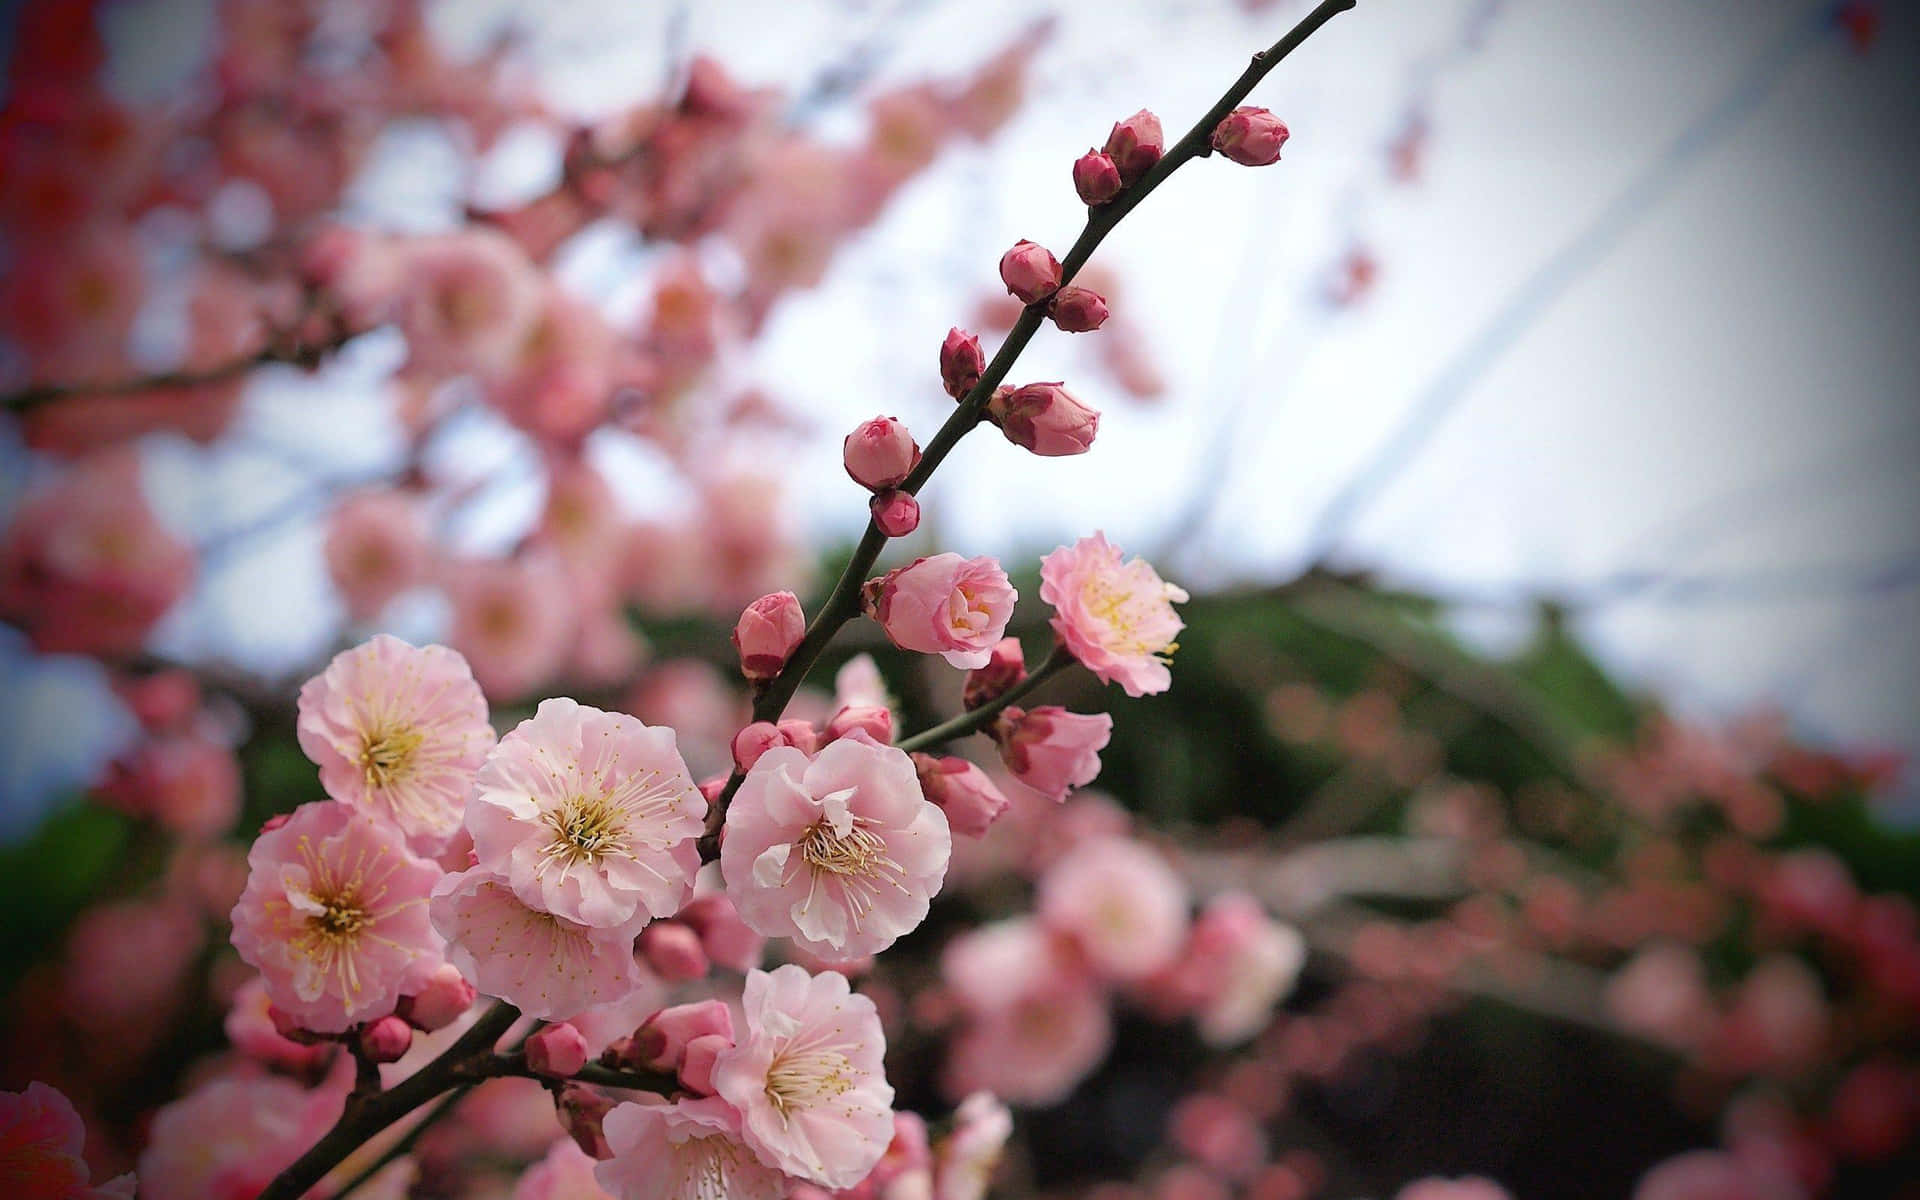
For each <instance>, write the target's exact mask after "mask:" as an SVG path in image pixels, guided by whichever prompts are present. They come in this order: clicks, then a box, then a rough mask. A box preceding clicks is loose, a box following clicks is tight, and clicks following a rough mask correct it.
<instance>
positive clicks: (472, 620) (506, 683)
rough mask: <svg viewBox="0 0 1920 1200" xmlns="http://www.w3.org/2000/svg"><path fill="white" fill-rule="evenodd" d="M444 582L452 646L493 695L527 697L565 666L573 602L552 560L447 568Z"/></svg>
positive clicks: (474, 562)
mask: <svg viewBox="0 0 1920 1200" xmlns="http://www.w3.org/2000/svg"><path fill="white" fill-rule="evenodd" d="M445 582H446V585H447V594H448V597H449V598H450V599H451V600H452V601H453V630H452V632H451V633H450V634H449V636H448V639H447V640H448V641H450V642H452V643H453V645H454V648H455V649H457V650H459V651H460V653H462V654H464V655H466V657H467V661H468V662H469V663H471V664H472V667H473V677H474V678H475V679H477V680H479V681H480V686H481V687H482V688H485V689H486V692H487V694H488V695H490V696H493V697H496V698H498V699H515V698H518V697H520V696H524V695H526V694H527V693H528V692H530V691H532V690H533V689H534V688H536V687H539V686H540V685H541V684H542V683H545V682H546V681H547V680H549V679H551V678H552V677H553V675H554V673H555V672H557V671H558V670H559V669H560V666H561V664H562V663H564V662H565V661H566V657H567V651H568V650H569V649H571V647H572V642H573V636H572V635H573V631H574V621H573V614H574V608H575V605H574V597H573V595H572V593H571V592H570V590H569V589H568V586H567V579H566V574H565V572H564V571H562V570H560V569H559V564H558V563H557V562H556V561H554V559H553V558H552V557H551V556H549V555H545V554H531V555H523V556H522V557H520V558H517V559H512V560H501V561H483V560H471V561H467V562H461V563H456V564H454V565H452V566H451V567H449V568H448V569H447V571H446V578H445Z"/></svg>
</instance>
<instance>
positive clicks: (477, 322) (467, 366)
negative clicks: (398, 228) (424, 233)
mask: <svg viewBox="0 0 1920 1200" xmlns="http://www.w3.org/2000/svg"><path fill="white" fill-rule="evenodd" d="M398 278H399V280H400V282H401V289H400V296H399V300H398V303H397V305H396V313H395V315H396V316H397V318H398V320H399V324H400V330H401V332H402V333H404V334H405V335H406V338H407V361H408V363H409V365H411V366H414V367H418V368H421V369H425V370H430V371H446V372H463V371H474V370H478V371H479V372H481V373H483V374H490V375H491V374H500V373H503V372H504V371H505V370H506V369H507V368H508V366H509V365H511V363H512V361H513V356H514V355H515V353H516V352H517V351H518V350H519V347H520V344H521V341H522V340H523V339H524V338H525V336H526V334H527V331H528V329H529V328H530V327H531V326H532V324H533V321H534V319H535V317H536V315H537V314H538V313H539V308H540V296H541V292H540V286H539V284H540V276H539V273H538V272H537V271H536V270H535V269H534V267H533V265H532V263H530V262H529V261H528V259H527V256H526V254H525V253H524V252H523V251H521V249H520V247H519V246H517V245H515V244H514V242H513V240H512V239H510V238H508V237H507V236H506V235H505V234H502V233H499V232H497V231H495V230H491V229H486V228H474V229H468V230H462V231H460V232H458V233H452V234H445V235H442V236H438V237H432V238H419V239H415V240H413V241H410V242H408V243H406V250H405V255H404V258H403V261H402V262H401V263H400V264H399V275H398Z"/></svg>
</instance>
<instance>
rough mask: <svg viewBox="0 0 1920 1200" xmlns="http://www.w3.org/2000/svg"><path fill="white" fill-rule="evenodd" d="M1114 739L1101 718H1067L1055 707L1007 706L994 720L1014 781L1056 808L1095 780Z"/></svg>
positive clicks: (1107, 719)
mask: <svg viewBox="0 0 1920 1200" xmlns="http://www.w3.org/2000/svg"><path fill="white" fill-rule="evenodd" d="M1112 736H1113V718H1112V717H1110V716H1108V715H1107V714H1106V713H1092V714H1086V713H1075V712H1068V711H1067V710H1066V709H1064V708H1061V707H1060V706H1059V705H1057V704H1043V705H1041V706H1040V707H1039V708H1034V709H1022V708H1017V707H1012V706H1009V707H1007V708H1003V709H1001V710H1000V715H999V716H998V717H996V718H994V725H993V737H994V740H995V741H997V742H999V743H1000V757H1001V760H1002V761H1004V762H1005V763H1006V764H1007V770H1009V771H1012V772H1013V777H1014V778H1015V779H1018V780H1019V781H1020V782H1021V783H1023V784H1025V785H1026V786H1027V787H1030V788H1032V789H1033V790H1034V791H1036V792H1039V793H1040V794H1042V795H1044V796H1047V797H1049V798H1051V799H1053V800H1054V801H1056V802H1058V801H1061V800H1065V799H1066V798H1067V793H1068V792H1069V791H1071V790H1072V789H1074V788H1077V787H1085V786H1086V785H1087V784H1089V783H1092V782H1093V781H1094V779H1095V777H1097V776H1098V775H1099V774H1100V751H1101V750H1103V749H1105V748H1106V744H1107V739H1109V738H1110V737H1112Z"/></svg>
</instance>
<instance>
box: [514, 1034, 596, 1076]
mask: <svg viewBox="0 0 1920 1200" xmlns="http://www.w3.org/2000/svg"><path fill="white" fill-rule="evenodd" d="M586 1065H587V1038H586V1035H585V1034H583V1033H581V1032H580V1031H579V1030H578V1029H575V1028H574V1027H573V1026H572V1025H569V1024H568V1023H567V1022H565V1021H560V1022H558V1023H556V1024H553V1025H548V1026H546V1027H545V1028H543V1029H541V1030H540V1032H538V1033H536V1034H534V1035H533V1036H532V1037H529V1038H528V1039H527V1066H528V1067H529V1068H530V1069H532V1071H533V1072H534V1073H535V1074H537V1075H551V1076H553V1077H554V1078H556V1079H565V1078H566V1077H567V1076H569V1075H577V1074H579V1073H580V1068H582V1067H584V1066H586Z"/></svg>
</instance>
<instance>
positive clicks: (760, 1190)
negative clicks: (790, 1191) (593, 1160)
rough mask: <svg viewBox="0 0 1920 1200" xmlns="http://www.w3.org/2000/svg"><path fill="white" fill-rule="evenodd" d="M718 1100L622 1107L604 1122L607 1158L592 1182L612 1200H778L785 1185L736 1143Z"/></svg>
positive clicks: (734, 1126) (731, 1115) (737, 1135)
mask: <svg viewBox="0 0 1920 1200" xmlns="http://www.w3.org/2000/svg"><path fill="white" fill-rule="evenodd" d="M740 1123H741V1114H739V1113H737V1112H735V1111H734V1109H733V1106H732V1105H730V1104H728V1103H727V1102H726V1101H724V1100H716V1099H713V1098H710V1097H709V1098H703V1099H699V1100H678V1101H675V1102H673V1103H671V1104H633V1103H628V1104H622V1105H620V1106H619V1107H618V1108H615V1109H614V1110H613V1111H612V1112H610V1113H608V1114H607V1118H606V1123H605V1129H606V1134H607V1145H608V1146H609V1147H611V1148H612V1150H613V1157H612V1158H609V1159H607V1160H606V1161H605V1162H603V1163H599V1164H597V1165H596V1166H595V1167H594V1169H593V1174H594V1178H595V1179H596V1180H598V1182H599V1184H600V1187H601V1188H602V1189H604V1190H605V1191H606V1193H607V1194H608V1195H610V1196H613V1197H615V1200H709V1198H711V1197H719V1196H724V1197H727V1200H782V1198H783V1197H784V1196H785V1195H786V1194H787V1180H786V1179H785V1178H784V1177H783V1176H782V1175H781V1174H780V1172H779V1171H777V1170H775V1169H773V1168H772V1167H769V1166H767V1165H766V1164H765V1163H763V1162H761V1161H760V1160H759V1159H758V1158H756V1157H755V1156H754V1152H753V1150H751V1149H750V1148H749V1147H748V1145H747V1144H746V1143H745V1142H744V1141H742V1140H741V1129H740Z"/></svg>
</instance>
